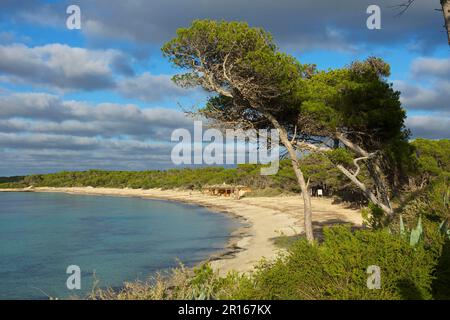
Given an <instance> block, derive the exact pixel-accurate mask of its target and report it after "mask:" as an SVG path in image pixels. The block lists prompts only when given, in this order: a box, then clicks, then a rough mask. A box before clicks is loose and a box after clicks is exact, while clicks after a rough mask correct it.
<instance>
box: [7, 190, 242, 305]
mask: <svg viewBox="0 0 450 320" xmlns="http://www.w3.org/2000/svg"><path fill="white" fill-rule="evenodd" d="M238 225H239V224H238V222H237V221H236V220H234V219H231V218H230V217H229V216H226V215H224V214H220V213H213V212H210V211H208V210H207V209H204V208H199V207H197V206H192V205H185V204H180V203H174V202H167V201H158V200H143V199H138V198H119V197H99V196H78V195H67V194H59V193H0V299H47V298H48V297H49V296H50V297H59V298H67V297H70V296H80V297H82V296H84V295H85V294H86V293H88V292H90V291H91V289H92V286H93V284H94V281H98V285H99V286H100V287H106V286H108V287H113V288H117V287H120V286H121V285H122V283H123V282H124V281H130V280H136V279H140V280H146V279H148V277H149V276H151V275H154V274H155V273H156V272H157V271H160V270H167V269H168V268H171V267H174V266H176V265H177V259H179V260H180V261H181V262H183V263H184V264H186V265H188V266H192V265H194V264H195V263H197V262H199V261H201V260H203V259H204V258H206V257H207V256H208V255H210V254H212V253H214V252H217V251H219V250H220V249H222V248H223V247H224V246H225V245H226V242H227V241H228V236H229V234H230V232H231V231H232V230H233V229H234V228H237V227H238ZM69 265H77V266H79V267H80V269H81V290H72V291H70V290H68V289H67V287H66V280H67V278H68V277H69V276H70V275H69V274H66V269H67V267H68V266H69Z"/></svg>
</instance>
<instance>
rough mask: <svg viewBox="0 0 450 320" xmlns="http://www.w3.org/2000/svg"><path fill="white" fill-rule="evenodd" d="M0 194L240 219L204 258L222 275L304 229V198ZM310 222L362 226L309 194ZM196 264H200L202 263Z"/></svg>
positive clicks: (133, 192) (356, 216) (87, 191)
mask: <svg viewBox="0 0 450 320" xmlns="http://www.w3.org/2000/svg"><path fill="white" fill-rule="evenodd" d="M0 192H56V193H67V194H76V195H94V196H122V197H136V198H142V199H154V200H166V201H176V202H181V203H188V204H193V205H198V206H201V207H205V208H207V209H210V210H211V211H213V212H221V213H225V214H229V215H231V216H233V217H234V218H236V219H238V220H240V221H241V222H242V226H241V227H239V228H238V229H236V230H234V231H233V232H231V234H230V239H229V240H228V243H227V245H226V246H225V248H224V249H223V250H221V251H219V252H218V253H216V254H213V255H211V256H209V257H208V258H207V259H205V260H203V261H202V262H209V263H210V264H211V266H212V268H213V269H214V270H216V271H218V272H219V274H221V275H225V274H226V273H228V272H229V271H232V270H233V271H238V272H251V271H252V270H253V267H254V266H255V265H256V264H257V263H258V262H259V261H260V260H261V259H263V258H265V259H267V260H272V259H274V258H275V257H276V256H277V254H278V253H279V252H280V251H283V249H280V248H278V247H276V245H275V243H274V241H273V239H274V238H276V237H279V236H281V235H286V236H294V235H298V234H300V233H302V232H303V219H302V216H303V208H302V206H303V201H302V199H301V197H299V196H276V197H251V198H245V197H244V198H242V199H240V200H236V199H232V198H225V197H217V196H210V195H205V194H203V193H201V192H200V191H190V190H161V189H148V190H144V189H117V188H93V187H70V188H54V187H39V188H20V189H0ZM312 200H313V201H312V202H313V203H312V204H313V210H314V211H313V221H314V222H315V223H317V224H319V225H320V224H327V223H328V224H332V223H336V221H339V222H342V223H352V224H353V225H361V224H362V218H361V214H360V213H359V210H355V209H349V208H346V207H345V206H343V205H337V204H332V200H331V199H327V198H313V199H312ZM202 262H200V263H202Z"/></svg>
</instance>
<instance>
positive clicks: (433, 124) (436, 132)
mask: <svg viewBox="0 0 450 320" xmlns="http://www.w3.org/2000/svg"><path fill="white" fill-rule="evenodd" d="M406 125H407V126H408V127H409V128H410V129H411V133H412V135H413V137H420V138H428V139H444V138H445V139H450V117H449V116H444V115H443V116H411V117H408V119H407V121H406Z"/></svg>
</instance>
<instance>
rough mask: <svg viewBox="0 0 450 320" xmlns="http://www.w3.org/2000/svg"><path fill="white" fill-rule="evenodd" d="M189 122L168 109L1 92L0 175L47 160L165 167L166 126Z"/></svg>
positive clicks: (79, 165) (61, 164)
mask: <svg viewBox="0 0 450 320" xmlns="http://www.w3.org/2000/svg"><path fill="white" fill-rule="evenodd" d="M191 127H192V121H191V119H189V118H187V117H186V116H185V115H184V114H183V113H182V112H179V111H176V110H172V109H166V108H151V109H142V108H139V107H137V106H135V105H131V104H126V105H120V104H113V103H101V104H95V105H93V104H90V103H86V102H80V101H65V100H62V99H61V98H59V97H57V96H55V95H51V94H47V93H5V94H4V95H1V96H0V158H1V159H2V161H1V164H0V175H9V174H13V171H14V172H15V173H14V174H16V173H17V174H18V173H19V172H22V173H23V172H25V171H26V172H25V173H32V172H42V170H44V169H43V168H44V167H42V168H41V169H40V170H39V171H32V170H31V168H32V167H35V166H36V163H47V166H48V167H46V168H47V169H48V170H47V169H45V170H47V172H49V171H54V170H58V169H65V170H66V169H68V170H81V169H86V168H103V169H113V168H114V169H127V170H141V169H146V168H147V169H148V168H155V167H160V168H163V167H168V166H171V165H172V163H171V161H170V151H171V142H170V138H171V133H172V131H173V130H174V129H177V128H188V129H189V128H191ZM8 159H9V160H8ZM24 159H28V160H27V161H25V160H24ZM26 165H29V166H30V167H29V168H28V171H27V167H26ZM2 168H3V169H2ZM45 170H44V171H45Z"/></svg>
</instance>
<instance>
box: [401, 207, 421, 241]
mask: <svg viewBox="0 0 450 320" xmlns="http://www.w3.org/2000/svg"><path fill="white" fill-rule="evenodd" d="M408 234H409V237H408ZM400 235H401V236H402V237H403V238H404V239H406V240H409V244H410V245H411V246H415V245H417V244H418V243H419V241H420V239H421V238H422V235H423V226H422V217H419V220H418V221H417V226H416V227H415V228H414V229H412V230H411V231H409V230H408V229H407V228H406V227H405V224H404V223H403V217H402V215H400ZM408 238H409V239H408Z"/></svg>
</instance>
